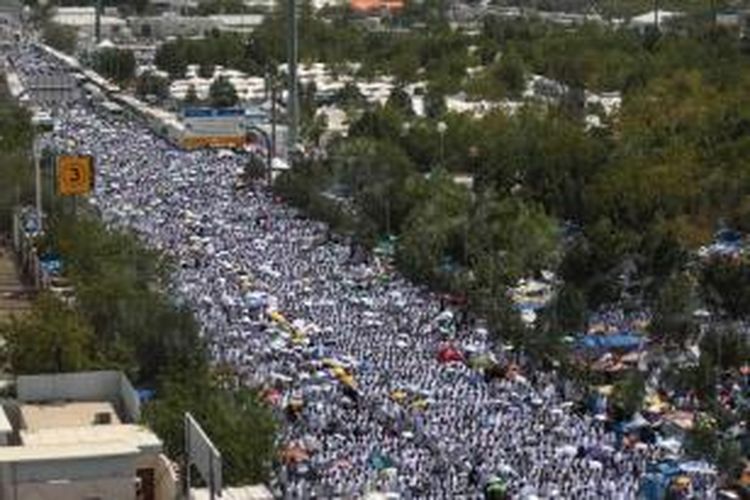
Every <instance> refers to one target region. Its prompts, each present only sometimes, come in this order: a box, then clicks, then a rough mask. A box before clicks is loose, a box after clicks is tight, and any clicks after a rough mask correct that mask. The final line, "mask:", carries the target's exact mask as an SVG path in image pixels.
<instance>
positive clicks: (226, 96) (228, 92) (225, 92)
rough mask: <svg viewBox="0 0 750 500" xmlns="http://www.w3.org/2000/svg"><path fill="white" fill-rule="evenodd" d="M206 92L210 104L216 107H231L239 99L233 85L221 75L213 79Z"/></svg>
mask: <svg viewBox="0 0 750 500" xmlns="http://www.w3.org/2000/svg"><path fill="white" fill-rule="evenodd" d="M208 93H209V98H210V100H211V105H212V106H213V107H216V108H228V107H232V106H234V105H236V104H237V102H238V101H239V98H238V97H237V91H236V90H235V89H234V86H233V85H232V84H231V83H230V82H229V80H228V79H227V78H225V77H223V76H220V77H219V78H217V79H216V80H214V82H213V83H212V84H211V87H210V88H209V89H208Z"/></svg>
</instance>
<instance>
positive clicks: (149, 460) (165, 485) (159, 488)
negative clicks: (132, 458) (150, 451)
mask: <svg viewBox="0 0 750 500" xmlns="http://www.w3.org/2000/svg"><path fill="white" fill-rule="evenodd" d="M135 465H136V469H141V468H146V469H153V470H154V495H155V497H156V500H175V499H176V498H177V495H178V492H179V487H180V485H179V478H178V477H177V474H176V473H175V471H174V469H173V468H172V467H171V465H170V463H169V459H168V458H167V457H166V456H164V455H163V454H161V453H160V454H158V455H141V456H140V457H138V460H137V461H136V464H135Z"/></svg>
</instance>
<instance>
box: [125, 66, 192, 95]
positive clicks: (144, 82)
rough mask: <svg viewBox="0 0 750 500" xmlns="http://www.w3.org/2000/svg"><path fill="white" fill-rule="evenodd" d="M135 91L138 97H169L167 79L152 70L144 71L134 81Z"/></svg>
mask: <svg viewBox="0 0 750 500" xmlns="http://www.w3.org/2000/svg"><path fill="white" fill-rule="evenodd" d="M193 92H195V89H193ZM135 93H136V95H137V96H138V97H140V98H144V97H146V96H155V97H156V98H157V99H159V100H164V99H166V98H167V97H169V80H167V79H166V78H163V77H161V76H159V75H156V74H154V73H152V72H145V73H143V74H141V75H140V76H139V77H138V78H137V79H136V81H135Z"/></svg>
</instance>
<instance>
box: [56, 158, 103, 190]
mask: <svg viewBox="0 0 750 500" xmlns="http://www.w3.org/2000/svg"><path fill="white" fill-rule="evenodd" d="M93 187H94V158H93V157H91V156H69V155H64V156H59V157H58V158H57V194H59V195H60V196H75V195H80V194H87V193H88V192H89V191H91V190H92V189H93Z"/></svg>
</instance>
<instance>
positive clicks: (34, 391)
mask: <svg viewBox="0 0 750 500" xmlns="http://www.w3.org/2000/svg"><path fill="white" fill-rule="evenodd" d="M16 390H17V393H18V400H19V401H20V402H21V403H36V402H46V401H61V400H69V401H110V402H112V403H114V404H115V405H116V406H117V408H118V410H120V412H121V413H122V415H121V417H123V421H124V422H125V423H133V422H137V421H138V420H139V419H140V415H141V410H140V402H139V400H138V394H137V393H136V392H135V390H134V389H133V386H132V385H130V382H129V381H128V379H127V377H125V375H123V374H122V373H120V372H117V371H98V372H78V373H58V374H49V375H23V376H20V377H18V379H17V380H16Z"/></svg>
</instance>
